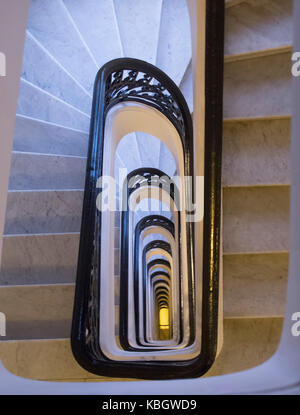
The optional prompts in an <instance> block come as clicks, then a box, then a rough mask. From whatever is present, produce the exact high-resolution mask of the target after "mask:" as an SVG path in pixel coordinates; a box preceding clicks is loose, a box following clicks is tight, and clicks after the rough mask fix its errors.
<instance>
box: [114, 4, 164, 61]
mask: <svg viewBox="0 0 300 415" xmlns="http://www.w3.org/2000/svg"><path fill="white" fill-rule="evenodd" d="M162 3H163V2H162V0H152V1H151V2H144V1H143V0H138V1H136V0H127V1H126V2H124V1H123V0H115V1H114V4H115V11H116V18H117V21H118V26H119V33H120V38H121V43H122V51H123V56H126V57H130V58H137V59H141V60H145V61H146V62H149V63H152V64H155V62H156V56H157V46H158V40H159V32H160V20H161V11H162Z"/></svg>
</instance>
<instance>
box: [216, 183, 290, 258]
mask: <svg viewBox="0 0 300 415" xmlns="http://www.w3.org/2000/svg"><path fill="white" fill-rule="evenodd" d="M289 201H290V188H289V186H261V187H231V188H225V189H223V217H224V226H223V247H224V252H226V253H238V252H241V253H243V252H249V253H250V252H253V253H255V252H261V251H262V252H276V251H288V250H289Z"/></svg>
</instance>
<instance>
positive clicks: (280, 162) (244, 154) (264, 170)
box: [222, 119, 291, 186]
mask: <svg viewBox="0 0 300 415" xmlns="http://www.w3.org/2000/svg"><path fill="white" fill-rule="evenodd" d="M290 129H291V120H290V119H278V120H272V119H269V120H259V121H255V120H249V121H243V122H225V123H224V126H223V161H222V182H223V185H224V186H249V185H270V184H271V185H277V184H290V134H291V131H290Z"/></svg>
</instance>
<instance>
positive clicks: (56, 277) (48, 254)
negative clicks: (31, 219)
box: [0, 233, 79, 285]
mask: <svg viewBox="0 0 300 415" xmlns="http://www.w3.org/2000/svg"><path fill="white" fill-rule="evenodd" d="M78 246H79V234H78V233H69V234H40V235H12V236H4V238H3V252H2V265H1V271H0V285H16V284H19V285H23V284H59V283H70V282H74V281H75V276H76V266H77V254H78Z"/></svg>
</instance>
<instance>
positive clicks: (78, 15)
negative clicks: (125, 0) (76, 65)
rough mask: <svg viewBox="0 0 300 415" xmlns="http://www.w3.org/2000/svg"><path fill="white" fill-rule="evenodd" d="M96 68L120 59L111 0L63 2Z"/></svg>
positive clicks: (119, 46) (70, 0)
mask: <svg viewBox="0 0 300 415" xmlns="http://www.w3.org/2000/svg"><path fill="white" fill-rule="evenodd" d="M63 3H64V5H65V7H66V8H67V10H68V12H69V13H70V16H71V17H72V19H73V21H74V23H75V24H76V27H77V28H78V30H79V32H80V34H81V36H82V38H83V39H84V42H85V44H86V45H87V46H88V49H89V50H90V52H91V54H92V55H93V57H94V59H95V61H96V62H97V64H98V66H99V67H101V66H102V65H104V64H105V63H106V62H108V61H110V60H112V59H116V58H120V57H122V46H121V39H120V34H119V28H118V22H117V19H116V14H115V9H114V1H113V0H102V1H98V0H85V2H84V8H83V7H82V1H80V0H63Z"/></svg>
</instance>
